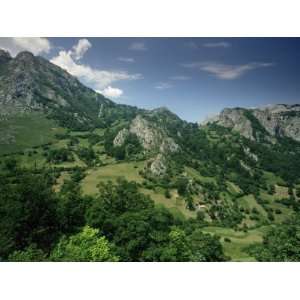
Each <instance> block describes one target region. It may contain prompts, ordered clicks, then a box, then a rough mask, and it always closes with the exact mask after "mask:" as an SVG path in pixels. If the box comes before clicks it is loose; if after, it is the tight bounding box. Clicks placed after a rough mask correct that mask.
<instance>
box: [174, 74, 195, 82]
mask: <svg viewBox="0 0 300 300" xmlns="http://www.w3.org/2000/svg"><path fill="white" fill-rule="evenodd" d="M170 79H171V80H178V81H185V80H189V79H191V77H189V76H185V75H178V76H171V77H170Z"/></svg>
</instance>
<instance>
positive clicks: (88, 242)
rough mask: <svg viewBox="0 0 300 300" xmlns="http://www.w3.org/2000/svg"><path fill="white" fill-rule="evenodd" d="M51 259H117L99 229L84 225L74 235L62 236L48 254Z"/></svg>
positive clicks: (75, 260) (113, 260)
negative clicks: (100, 234)
mask: <svg viewBox="0 0 300 300" xmlns="http://www.w3.org/2000/svg"><path fill="white" fill-rule="evenodd" d="M50 260H51V261H74V262H77V261H94V262H95V261H111V262H115V261H118V257H117V256H116V255H115V254H114V253H113V251H112V247H111V245H110V244H109V242H108V241H107V239H106V238H105V237H103V236H99V230H98V229H94V228H91V227H89V226H85V227H84V228H83V230H82V231H81V232H79V233H77V234H75V235H72V236H70V237H69V238H67V237H62V238H61V239H60V241H59V243H58V244H57V245H56V246H55V248H54V249H53V251H52V252H51V254H50Z"/></svg>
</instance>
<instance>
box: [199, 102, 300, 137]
mask: <svg viewBox="0 0 300 300" xmlns="http://www.w3.org/2000/svg"><path fill="white" fill-rule="evenodd" d="M246 111H247V110H246V109H243V108H232V109H229V108H226V109H224V110H223V111H222V112H221V113H220V114H219V115H218V116H216V117H214V118H213V119H211V120H206V121H205V122H204V123H202V124H207V123H208V122H215V123H216V124H218V125H221V126H224V127H227V128H231V129H233V130H234V131H237V132H239V133H240V134H241V135H243V136H244V137H246V138H248V139H250V140H254V139H255V137H254V132H253V124H252V123H251V121H250V120H249V119H248V118H247V117H246V115H245V112H246ZM248 111H249V112H251V113H252V114H253V116H254V117H255V118H256V119H257V120H258V122H259V123H260V124H261V126H262V127H263V128H264V129H265V130H266V131H267V132H268V133H269V134H270V136H271V138H269V140H272V139H273V138H275V137H278V136H281V137H290V138H292V139H294V140H296V141H300V105H284V104H278V105H272V106H267V107H264V108H257V109H249V110H248ZM272 137H273V138H272Z"/></svg>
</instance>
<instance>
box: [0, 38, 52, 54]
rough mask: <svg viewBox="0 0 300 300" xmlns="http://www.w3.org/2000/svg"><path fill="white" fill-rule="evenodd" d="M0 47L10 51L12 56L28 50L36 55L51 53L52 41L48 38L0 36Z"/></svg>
mask: <svg viewBox="0 0 300 300" xmlns="http://www.w3.org/2000/svg"><path fill="white" fill-rule="evenodd" d="M0 48H2V49H5V50H7V51H9V52H10V54H11V55H12V56H16V55H17V54H18V53H19V52H21V51H24V50H27V51H30V52H32V53H33V54H34V55H39V54H42V53H49V51H50V49H51V43H50V42H49V40H48V39H47V38H40V37H32V38H30V37H28V38H20V37H13V38H0Z"/></svg>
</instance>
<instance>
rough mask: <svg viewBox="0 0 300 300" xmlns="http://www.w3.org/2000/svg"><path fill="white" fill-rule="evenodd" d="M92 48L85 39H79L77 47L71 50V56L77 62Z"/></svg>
mask: <svg viewBox="0 0 300 300" xmlns="http://www.w3.org/2000/svg"><path fill="white" fill-rule="evenodd" d="M91 47H92V44H91V43H90V42H89V40H87V39H80V40H79V41H78V43H77V45H74V46H73V48H72V54H73V57H74V59H76V60H79V59H81V58H82V57H83V55H84V54H85V52H86V51H88V50H89V48H91Z"/></svg>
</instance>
